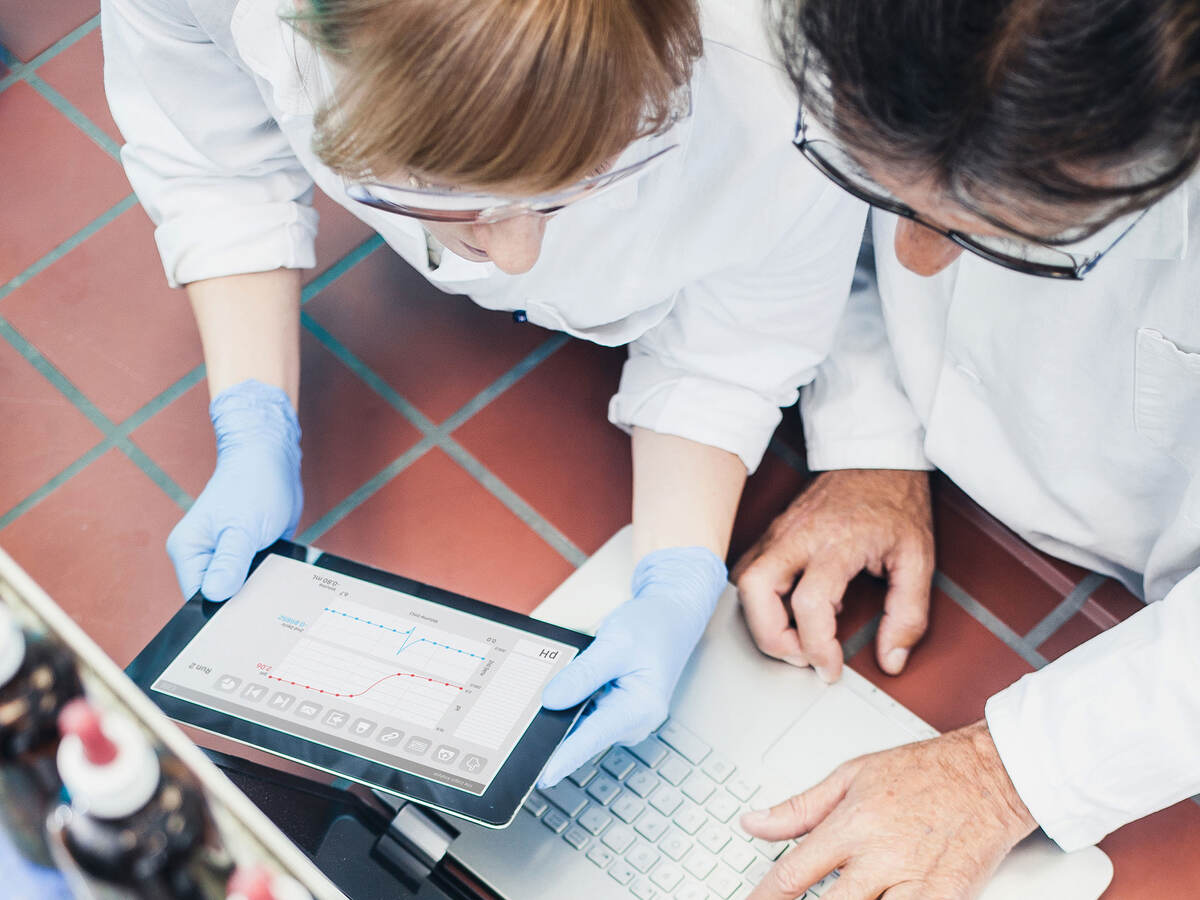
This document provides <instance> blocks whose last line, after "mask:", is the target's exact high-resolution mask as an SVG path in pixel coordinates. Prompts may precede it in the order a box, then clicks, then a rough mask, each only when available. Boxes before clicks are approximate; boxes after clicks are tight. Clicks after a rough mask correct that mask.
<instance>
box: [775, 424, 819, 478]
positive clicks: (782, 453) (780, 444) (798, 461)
mask: <svg viewBox="0 0 1200 900" xmlns="http://www.w3.org/2000/svg"><path fill="white" fill-rule="evenodd" d="M767 449H768V450H770V451H771V452H772V453H774V454H775V455H776V456H778V457H779V458H780V459H782V460H783V461H784V462H785V463H787V464H788V465H789V466H791V467H792V468H793V469H795V470H796V471H797V472H799V473H800V474H802V475H809V474H812V473H810V472H809V471H808V467H807V466H806V465H805V464H804V458H803V457H802V456H801V455H800V454H799V453H797V452H796V451H795V450H793V449H792V448H791V446H789V445H788V444H787V443H786V442H785V441H783V440H781V439H780V438H779V436H778V435H776V434H772V435H771V440H770V442H769V443H768V444H767Z"/></svg>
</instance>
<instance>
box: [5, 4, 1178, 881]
mask: <svg viewBox="0 0 1200 900" xmlns="http://www.w3.org/2000/svg"><path fill="white" fill-rule="evenodd" d="M96 11H97V3H96V0H60V2H56V3H53V4H39V3H29V2H26V0H0V134H3V135H4V140H3V141H0V172H3V177H0V208H3V209H4V215H3V217H2V218H0V381H2V383H3V385H4V388H3V390H2V391H0V420H2V421H3V422H4V423H5V425H6V427H5V434H6V435H7V436H8V439H7V440H4V441H0V546H3V547H4V548H5V549H6V550H7V551H8V552H10V553H11V554H13V555H14V556H15V557H16V558H17V559H18V560H19V561H20V562H21V563H22V564H23V565H24V566H25V567H26V568H27V569H28V570H29V571H30V572H31V573H32V574H33V575H34V577H35V578H37V579H38V580H39V581H40V582H41V583H42V584H43V586H45V587H46V588H47V589H48V590H49V591H50V592H51V594H52V595H54V596H55V597H56V598H57V599H58V601H59V602H60V603H61V604H62V605H63V606H64V607H66V608H67V609H68V610H69V611H70V612H71V614H72V615H73V616H74V617H75V618H76V619H77V620H78V621H79V622H80V623H81V624H82V625H83V626H84V627H85V628H87V629H88V631H89V632H90V633H91V634H92V635H93V636H94V637H95V638H96V640H97V641H99V642H100V644H101V645H102V646H103V647H104V648H105V649H106V650H107V651H108V652H109V653H110V654H111V655H112V656H113V657H114V658H115V659H116V660H117V661H118V662H119V663H122V664H124V663H127V662H128V661H129V660H130V659H131V658H132V657H133V656H134V654H135V653H136V652H137V651H138V650H139V649H140V648H141V646H142V645H143V644H144V643H145V642H146V640H147V639H148V638H150V637H151V636H152V635H153V634H154V633H155V632H156V631H157V629H158V628H159V627H160V626H161V625H162V624H163V623H164V622H165V621H166V619H167V618H168V617H169V616H170V614H171V613H172V611H173V610H174V609H175V607H176V605H177V604H178V603H179V601H180V597H179V596H178V589H177V587H176V584H175V580H174V577H173V574H172V571H171V566H170V563H169V562H168V560H167V557H166V554H165V552H164V550H163V541H164V539H165V538H166V535H167V532H168V531H169V530H170V528H171V526H172V525H173V524H174V522H175V521H176V520H177V519H178V517H179V516H180V514H181V513H182V511H183V509H185V508H186V506H187V505H188V503H189V502H190V501H191V499H192V498H193V497H195V496H196V494H197V493H198V492H199V491H200V489H201V488H202V487H203V485H204V482H205V480H206V478H207V476H208V473H209V472H210V471H211V467H212V462H213V457H214V450H213V447H212V439H211V434H210V431H209V425H208V421H207V417H206V415H205V405H206V402H207V398H206V391H205V387H204V384H203V369H202V367H201V357H200V350H199V346H198V341H197V338H196V334H195V330H194V326H193V325H192V323H191V317H190V314H189V312H188V309H187V305H186V303H185V301H184V297H183V295H182V294H180V293H177V292H172V291H170V290H168V289H167V288H166V287H165V282H164V279H163V276H162V272H161V269H160V268H159V264H158V259H157V256H156V254H155V250H154V245H153V240H152V235H151V226H150V224H149V222H148V221H147V219H146V217H145V214H144V213H143V212H142V211H141V210H140V208H137V207H136V203H135V201H134V199H133V197H132V195H131V193H130V190H129V186H128V184H127V182H126V181H125V178H124V175H123V174H122V172H121V168H120V166H119V164H118V162H117V147H118V141H119V135H118V134H117V132H116V130H115V127H114V126H113V123H112V121H111V119H110V118H109V115H108V112H107V109H106V107H105V104H104V100H103V96H102V93H101V90H100V86H99V85H100V73H99V71H98V67H99V64H100V42H99V34H98V31H97V21H96ZM318 203H319V207H320V210H321V212H322V230H321V237H320V239H319V242H318V251H319V252H318V256H319V258H320V265H319V267H318V269H317V270H315V271H314V272H310V273H307V279H306V280H307V285H308V287H307V288H306V293H305V298H306V306H305V316H304V324H305V334H304V370H303V388H302V394H303V401H302V407H303V408H302V410H301V420H302V423H303V427H304V431H305V435H306V443H305V474H304V477H305V490H306V494H307V499H308V506H307V509H306V511H305V516H304V519H303V521H302V522H301V534H300V537H301V539H302V540H305V541H310V542H319V543H320V545H321V546H322V547H324V548H327V549H329V550H333V551H337V552H340V553H343V554H345V555H347V556H351V557H354V558H358V559H362V560H364V561H366V562H369V563H373V564H375V565H379V566H383V567H386V568H391V569H395V570H399V571H403V572H406V573H408V574H412V575H414V576H415V577H417V578H421V579H425V580H428V581H431V582H435V583H438V584H441V585H444V586H445V587H448V588H451V589H454V590H458V591H462V592H464V593H467V594H477V595H480V596H483V597H486V598H487V599H491V600H494V601H496V602H499V603H502V604H504V605H506V606H510V607H513V608H515V609H520V610H528V609H531V608H532V607H533V606H534V605H536V604H537V603H538V601H539V600H540V599H541V598H542V597H543V596H545V595H546V594H547V593H548V592H549V591H550V590H551V589H553V587H554V586H555V585H556V584H557V583H558V582H560V581H561V580H562V579H563V578H564V577H566V575H567V574H568V573H569V572H570V571H571V570H572V568H573V567H574V566H576V565H578V564H579V563H580V562H581V561H582V560H583V559H584V558H585V557H586V555H587V554H589V553H591V552H592V551H594V550H595V549H596V548H597V547H599V546H600V544H601V543H603V541H604V540H605V539H606V538H607V537H608V536H609V535H610V534H611V533H612V532H613V531H614V530H616V529H617V528H618V527H620V526H621V525H622V524H624V523H625V522H626V520H627V519H628V510H629V460H628V454H629V444H628V439H627V438H626V437H625V435H623V434H622V433H621V432H619V431H617V430H616V429H614V428H612V427H611V426H609V425H608V424H607V423H606V421H605V416H604V410H605V402H606V400H607V398H608V396H609V394H610V393H611V392H612V390H613V389H614V387H615V385H616V382H617V377H618V373H619V369H620V365H621V358H622V354H621V353H620V352H619V351H611V350H603V349H599V348H596V347H593V346H590V345H585V344H581V343H577V342H573V341H568V340H566V339H564V338H562V337H560V336H557V335H553V334H550V333H548V332H543V331H541V330H539V329H537V328H535V327H533V326H531V325H516V324H514V323H513V322H512V320H511V319H509V318H508V317H507V316H503V315H497V314H492V313H487V312H484V311H481V310H479V309H478V308H476V307H474V306H473V305H472V304H470V303H469V302H468V301H467V300H465V299H462V298H454V297H447V296H445V295H443V294H441V293H440V292H438V291H436V290H433V289H431V288H429V287H428V286H427V285H426V284H425V283H424V282H423V281H422V279H420V278H419V277H418V276H416V275H415V274H414V273H412V272H411V271H409V270H408V269H407V268H406V267H405V265H404V264H403V263H402V262H400V261H399V260H398V259H396V258H395V257H394V256H392V255H391V254H390V253H389V252H388V251H387V250H386V249H384V248H382V247H380V245H379V241H378V240H377V239H375V238H373V237H372V236H371V235H370V233H369V232H368V231H366V229H365V228H364V226H362V225H361V224H360V223H358V222H357V221H356V220H353V219H352V218H350V217H349V216H348V215H347V214H345V213H344V212H341V211H340V208H339V207H337V206H335V205H334V204H332V203H330V202H329V201H328V200H321V201H318ZM416 334H419V336H420V339H419V340H413V339H412V338H413V337H414V336H415V335H416ZM565 384H569V385H572V388H571V389H570V390H566V391H564V390H563V389H562V386H563V385H565ZM802 459H803V440H802V437H801V435H800V431H799V426H798V424H797V421H796V417H795V411H794V410H792V411H789V412H788V413H787V417H786V418H785V425H784V426H783V427H781V429H780V433H779V435H777V438H776V442H775V444H774V445H773V449H772V451H771V452H770V453H769V454H768V456H767V459H766V461H765V462H764V464H763V467H762V469H761V471H760V472H759V473H758V474H757V475H755V477H754V478H753V479H752V480H751V483H750V487H749V489H748V492H747V496H746V498H745V500H744V502H743V505H742V512H741V516H740V519H739V523H738V528H737V533H736V535H735V541H734V543H735V547H734V553H735V554H736V553H738V552H740V551H741V550H742V549H745V548H746V547H747V546H749V544H750V543H751V542H752V541H753V540H754V538H755V537H756V536H757V534H758V532H759V531H760V530H761V529H762V528H763V527H764V526H765V525H766V524H767V522H769V521H770V519H771V517H772V516H773V515H774V514H775V513H776V512H778V511H779V510H780V509H782V508H783V506H784V505H786V503H787V502H788V500H789V499H790V498H791V497H792V496H793V495H794V493H795V492H796V490H797V489H798V488H799V487H800V486H801V485H802V484H803V483H804V481H805V478H806V475H805V473H804V471H803V461H802ZM936 500H937V520H938V551H939V555H940V574H939V576H938V581H937V590H936V592H935V596H934V600H933V614H932V620H931V628H930V633H929V636H928V638H927V639H926V640H925V642H924V644H923V645H922V646H921V648H920V650H919V651H918V652H917V653H916V654H915V655H914V657H913V660H912V663H911V665H910V667H909V669H908V671H907V672H906V673H905V674H904V675H903V676H902V677H900V678H889V677H887V676H885V675H883V674H882V672H881V671H880V670H879V669H878V668H877V667H876V665H875V662H874V657H873V654H872V652H871V646H870V641H871V636H872V633H873V629H874V627H875V624H876V623H877V621H878V611H879V601H880V597H881V588H880V585H879V584H878V583H877V582H875V581H873V580H871V579H866V578H864V579H860V580H859V581H858V582H856V583H855V585H854V588H853V590H852V592H851V595H850V597H849V598H848V600H847V604H846V610H845V613H844V615H843V620H842V623H841V629H840V634H841V636H842V638H843V640H844V641H845V644H846V649H847V655H848V657H849V658H850V664H851V665H852V666H853V667H854V668H855V669H857V670H858V671H859V672H861V673H862V674H863V675H865V676H866V677H867V678H869V679H871V680H872V681H874V682H876V683H878V684H880V685H882V686H883V687H884V688H885V689H886V690H888V691H890V692H891V693H892V694H894V695H895V696H896V697H898V698H899V699H900V700H901V701H903V702H904V703H906V704H908V705H909V706H911V707H912V708H913V709H914V710H915V711H916V712H917V713H918V714H920V715H921V716H923V717H924V718H926V719H928V720H929V721H930V722H931V723H933V724H934V725H935V726H937V727H939V728H943V729H944V728H951V727H954V726H956V725H958V724H961V723H964V722H967V721H971V720H974V719H976V718H978V717H979V716H980V714H981V712H982V710H983V704H984V701H985V699H986V698H987V696H988V695H989V694H990V693H991V692H993V691H995V690H997V689H999V688H1001V687H1003V686H1005V685H1006V684H1008V683H1009V682H1011V681H1012V680H1013V679H1015V678H1017V677H1019V676H1020V675H1021V674H1022V673H1024V672H1027V671H1030V670H1031V669H1033V668H1035V667H1037V666H1040V665H1044V664H1045V663H1046V662H1047V661H1048V660H1052V659H1054V658H1056V657H1058V656H1059V655H1061V654H1062V653H1064V652H1066V651H1067V650H1069V649H1070V648H1071V647H1073V646H1075V645H1077V644H1078V643H1080V642H1081V641H1084V640H1087V639H1088V638H1089V637H1092V636H1094V635H1095V634H1097V633H1099V632H1100V631H1101V630H1102V629H1104V628H1106V627H1109V626H1111V625H1112V624H1114V623H1116V622H1118V621H1120V620H1121V619H1123V618H1125V617H1126V616H1128V615H1130V614H1131V613H1132V612H1133V611H1134V610H1136V609H1137V608H1138V602H1137V601H1136V600H1135V599H1134V598H1132V597H1131V596H1129V594H1128V593H1127V592H1126V591H1125V590H1124V589H1123V588H1121V587H1120V586H1119V585H1117V584H1115V583H1113V582H1112V581H1108V580H1106V579H1103V578H1099V577H1098V576H1094V575H1091V574H1089V573H1087V572H1084V571H1082V570H1080V569H1078V568H1076V567H1074V566H1070V565H1067V564H1064V563H1060V562H1057V561H1054V560H1051V559H1049V558H1047V557H1045V556H1044V555H1042V554H1040V553H1038V552H1037V551H1035V550H1033V549H1031V548H1029V547H1027V546H1025V545H1024V544H1023V543H1022V542H1021V541H1020V540H1018V539H1017V538H1015V537H1014V536H1013V535H1011V534H1010V533H1008V532H1007V531H1006V530H1005V529H1004V528H1003V527H1002V526H1000V525H998V524H997V523H995V522H994V521H992V520H991V519H990V518H989V517H988V516H987V515H986V514H984V513H983V512H982V511H981V510H979V509H978V508H977V507H976V506H975V505H974V504H972V503H971V501H969V500H968V499H967V498H966V497H964V496H963V495H962V494H961V493H960V492H959V491H958V490H957V489H955V488H954V487H953V486H952V485H950V484H949V483H947V482H946V481H944V480H938V481H937V483H936ZM114 608H116V609H119V610H121V611H122V613H123V614H122V615H120V616H114V615H113V614H112V611H113V609H114ZM1198 841H1200V806H1197V805H1196V804H1195V803H1193V802H1190V801H1189V802H1184V803H1180V804H1178V805H1177V806H1175V807H1173V808H1171V809H1169V810H1166V811H1164V812H1161V813H1159V814H1157V815H1155V816H1151V817H1150V818H1148V819H1146V820H1144V821H1142V822H1139V823H1136V824H1133V825H1130V826H1128V827H1127V828H1124V829H1122V830H1121V831H1119V832H1117V833H1116V834H1114V835H1112V836H1111V837H1109V838H1108V839H1107V840H1106V841H1105V842H1104V844H1103V846H1104V847H1105V849H1106V850H1107V851H1108V852H1109V853H1110V854H1111V855H1112V857H1113V859H1114V861H1115V863H1116V880H1115V881H1114V883H1113V886H1112V888H1111V889H1110V890H1109V892H1108V893H1107V894H1106V895H1105V896H1106V897H1108V898H1115V900H1135V898H1143V897H1146V898H1149V897H1155V898H1164V897H1165V898H1177V897H1185V896H1195V895H1196V894H1197V888H1196V885H1198V884H1200V855H1197V854H1195V853H1194V852H1189V850H1188V848H1189V847H1192V848H1195V847H1196V846H1197V842H1198Z"/></svg>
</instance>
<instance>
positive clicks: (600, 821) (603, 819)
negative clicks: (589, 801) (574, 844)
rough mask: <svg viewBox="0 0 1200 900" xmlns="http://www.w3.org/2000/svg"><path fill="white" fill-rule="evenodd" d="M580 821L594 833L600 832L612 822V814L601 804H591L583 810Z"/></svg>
mask: <svg viewBox="0 0 1200 900" xmlns="http://www.w3.org/2000/svg"><path fill="white" fill-rule="evenodd" d="M578 821H579V824H580V825H582V826H583V827H584V828H586V829H587V830H588V831H590V832H591V833H592V834H599V833H600V832H602V831H603V830H604V829H605V828H607V827H608V826H609V824H610V823H611V822H612V816H610V815H609V814H608V813H606V812H605V811H604V810H602V809H601V808H600V807H599V806H589V807H588V808H587V809H585V810H584V811H583V815H582V816H580V817H579V820H578Z"/></svg>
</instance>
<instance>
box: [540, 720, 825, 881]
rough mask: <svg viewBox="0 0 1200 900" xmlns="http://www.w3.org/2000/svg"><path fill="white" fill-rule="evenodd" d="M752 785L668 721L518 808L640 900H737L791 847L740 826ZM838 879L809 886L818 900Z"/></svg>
mask: <svg viewBox="0 0 1200 900" xmlns="http://www.w3.org/2000/svg"><path fill="white" fill-rule="evenodd" d="M758 790H759V785H758V784H757V783H756V782H755V781H754V780H753V779H752V777H751V776H750V775H749V774H748V773H744V772H741V771H739V770H738V769H737V768H736V767H735V766H734V765H733V763H731V762H730V761H729V760H728V759H725V758H724V757H722V756H721V755H720V754H719V753H717V752H715V751H714V750H713V748H711V747H710V746H709V745H708V744H707V743H705V742H704V741H703V740H702V739H701V738H699V737H698V736H697V735H695V734H694V733H693V732H691V731H689V730H688V729H686V728H684V727H683V726H682V725H680V724H679V723H678V722H675V721H674V720H672V719H668V720H667V721H666V722H665V723H663V725H662V727H661V728H659V729H658V731H656V732H655V733H654V734H652V735H651V736H650V737H648V738H647V739H646V740H644V741H642V743H640V744H638V745H637V746H636V747H613V748H612V749H610V750H608V751H606V752H605V753H603V754H601V755H600V756H598V757H596V758H595V759H593V760H591V761H590V762H588V763H587V764H586V765H584V766H583V767H582V768H580V769H579V770H578V771H577V772H575V773H574V774H572V775H570V776H569V777H567V778H565V779H563V780H562V781H561V782H559V783H558V784H556V785H555V786H554V787H552V788H550V789H549V790H545V791H541V790H536V791H534V792H533V793H532V794H530V795H529V799H528V800H526V801H525V810H526V811H527V812H528V813H529V814H531V815H533V816H534V817H535V818H537V819H539V820H540V821H541V823H542V824H543V825H545V826H546V828H548V829H549V830H550V831H551V832H553V833H554V834H558V835H561V837H562V839H563V840H564V841H565V842H566V843H567V844H568V845H570V846H571V847H573V848H574V849H575V850H576V851H578V852H579V853H580V854H581V855H583V856H585V857H586V858H587V859H588V860H589V861H591V862H592V864H594V865H596V866H598V867H599V868H601V869H603V870H604V871H606V872H607V873H608V875H609V876H610V877H611V878H612V879H613V880H614V881H615V882H616V884H618V885H621V886H623V887H625V888H627V889H628V890H629V891H630V892H631V893H632V895H633V896H635V897H637V898H638V900H667V898H671V900H714V898H719V900H740V898H743V897H745V896H746V895H747V894H749V893H750V892H751V891H752V890H753V889H754V885H756V884H758V882H759V881H760V880H761V879H762V877H763V876H764V875H765V874H766V873H767V871H768V870H769V869H770V868H771V865H772V864H773V863H774V862H775V860H777V859H778V858H779V857H780V856H782V855H783V853H784V851H785V850H787V849H788V848H789V847H791V846H792V845H793V844H794V842H793V841H775V842H771V841H764V840H762V839H760V838H756V837H751V836H750V835H749V834H747V833H746V832H745V831H743V830H742V828H741V826H740V825H739V824H738V819H739V817H740V816H741V815H742V813H744V812H746V811H748V810H750V809H752V808H754V807H753V806H752V801H753V799H754V796H755V794H757V793H758ZM836 877H837V874H836V873H833V874H831V875H830V876H828V877H827V878H826V879H825V880H824V881H822V882H821V883H820V884H817V885H814V886H813V887H811V888H810V889H809V890H808V892H807V893H806V894H804V897H803V900H815V898H817V897H820V896H821V894H823V893H824V892H825V891H826V889H828V888H829V887H830V886H831V885H832V883H833V881H834V879H835V878H836Z"/></svg>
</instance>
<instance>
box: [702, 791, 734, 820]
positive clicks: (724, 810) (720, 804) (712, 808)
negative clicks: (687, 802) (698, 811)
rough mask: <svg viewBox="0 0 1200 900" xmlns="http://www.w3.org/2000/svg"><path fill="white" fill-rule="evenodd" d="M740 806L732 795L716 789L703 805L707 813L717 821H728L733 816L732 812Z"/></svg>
mask: <svg viewBox="0 0 1200 900" xmlns="http://www.w3.org/2000/svg"><path fill="white" fill-rule="evenodd" d="M741 808H742V807H741V804H740V803H738V802H737V801H736V800H734V799H733V797H732V795H730V794H726V793H725V792H724V791H718V792H717V793H716V794H714V795H713V798H712V799H711V800H709V801H708V805H707V806H706V807H705V809H707V810H708V814H709V815H710V816H712V817H713V818H714V819H716V820H717V821H718V822H728V821H729V820H730V819H732V818H733V815H734V813H736V812H737V811H738V810H740V809H741Z"/></svg>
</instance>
